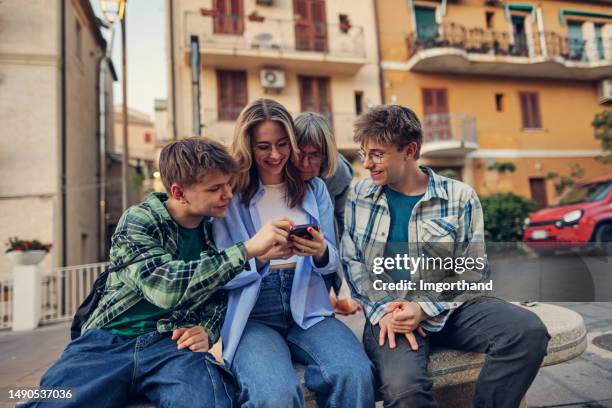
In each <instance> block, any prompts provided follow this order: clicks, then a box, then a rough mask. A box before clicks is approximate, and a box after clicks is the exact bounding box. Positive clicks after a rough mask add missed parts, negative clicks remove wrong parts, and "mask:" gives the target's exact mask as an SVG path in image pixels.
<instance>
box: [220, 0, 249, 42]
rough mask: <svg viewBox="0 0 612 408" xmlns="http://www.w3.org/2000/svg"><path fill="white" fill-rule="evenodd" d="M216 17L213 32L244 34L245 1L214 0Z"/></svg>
mask: <svg viewBox="0 0 612 408" xmlns="http://www.w3.org/2000/svg"><path fill="white" fill-rule="evenodd" d="M214 1H215V2H214V5H215V12H216V13H215V17H214V27H213V31H214V33H215V34H235V35H242V33H243V32H244V5H243V3H242V2H243V0H214Z"/></svg>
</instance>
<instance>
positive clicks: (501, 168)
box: [484, 162, 516, 193]
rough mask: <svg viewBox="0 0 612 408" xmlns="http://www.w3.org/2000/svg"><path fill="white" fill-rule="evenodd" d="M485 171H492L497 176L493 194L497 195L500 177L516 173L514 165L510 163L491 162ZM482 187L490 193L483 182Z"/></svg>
mask: <svg viewBox="0 0 612 408" xmlns="http://www.w3.org/2000/svg"><path fill="white" fill-rule="evenodd" d="M487 170H488V171H494V172H496V173H497V174H498V176H497V180H495V193H498V192H499V181H500V179H501V177H502V176H503V175H504V174H506V173H514V172H515V171H516V165H515V164H514V163H512V162H493V163H492V164H490V165H489V166H488V167H487ZM484 187H485V188H486V189H487V191H491V190H490V189H489V187H488V186H487V183H486V182H484Z"/></svg>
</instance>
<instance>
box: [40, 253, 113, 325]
mask: <svg viewBox="0 0 612 408" xmlns="http://www.w3.org/2000/svg"><path fill="white" fill-rule="evenodd" d="M106 266H107V263H106V262H100V263H94V264H89V265H77V266H68V267H64V268H55V269H53V271H52V272H51V273H50V274H48V275H46V276H43V278H42V282H41V284H42V290H41V309H42V310H41V315H40V324H48V323H55V322H62V321H67V320H71V319H72V317H73V316H74V313H75V312H76V310H77V308H78V307H79V305H80V304H81V303H82V302H83V300H85V298H86V297H87V295H88V294H89V292H90V291H91V288H92V287H93V283H94V281H95V280H96V278H97V277H98V275H100V274H101V273H102V272H103V271H104V268H105V267H106Z"/></svg>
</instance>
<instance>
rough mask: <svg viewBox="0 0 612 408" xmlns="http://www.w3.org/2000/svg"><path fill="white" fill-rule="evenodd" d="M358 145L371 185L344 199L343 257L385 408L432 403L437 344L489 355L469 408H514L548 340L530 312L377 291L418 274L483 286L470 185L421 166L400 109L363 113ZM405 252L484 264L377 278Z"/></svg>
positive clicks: (414, 135) (497, 303)
mask: <svg viewBox="0 0 612 408" xmlns="http://www.w3.org/2000/svg"><path fill="white" fill-rule="evenodd" d="M355 141H356V142H357V143H359V144H360V145H361V147H362V155H363V159H364V167H365V168H366V169H367V170H368V171H369V172H370V176H371V178H368V179H365V180H361V181H359V182H357V183H356V184H355V185H354V186H353V187H352V188H351V191H350V192H349V197H348V200H347V206H346V210H345V212H344V217H345V218H344V235H343V237H342V252H341V258H342V264H343V267H344V269H345V272H346V275H347V282H348V284H349V286H350V287H351V290H352V292H353V296H354V298H355V299H356V300H358V301H360V302H361V303H362V304H363V308H364V312H365V314H366V317H367V320H366V325H365V327H364V334H363V344H364V347H365V349H366V352H367V353H368V355H369V357H370V359H371V360H372V362H373V363H374V365H375V366H376V371H377V374H378V379H379V381H380V391H381V395H382V397H383V400H384V404H385V407H419V408H423V407H433V406H435V405H436V404H435V401H434V398H433V391H432V381H431V379H430V378H429V376H428V375H427V362H428V360H429V352H430V345H433V344H437V345H442V346H445V347H449V348H454V349H459V350H465V351H475V352H481V353H487V357H486V360H485V364H484V366H483V368H482V371H481V373H480V376H479V378H478V381H477V383H476V390H475V395H474V406H476V407H517V406H519V404H520V401H521V399H522V398H523V396H524V395H525V393H526V392H527V389H528V388H529V385H530V384H531V382H532V381H533V379H534V378H535V376H536V374H537V372H538V369H539V367H540V364H541V362H542V359H543V358H544V356H545V354H546V346H547V344H548V339H549V336H548V333H547V331H546V327H545V326H544V324H543V323H542V322H541V321H540V319H539V318H538V317H537V316H536V315H535V314H533V313H531V312H529V311H527V310H525V309H523V308H520V307H518V306H515V305H512V304H510V303H507V302H505V301H503V300H500V299H496V298H492V297H485V296H480V295H479V294H478V293H468V292H464V293H461V292H451V293H445V294H436V293H434V292H416V291H413V292H411V291H409V290H404V289H402V290H393V288H392V287H389V286H387V288H389V289H385V288H384V287H381V286H380V285H376V284H374V281H375V280H377V279H379V278H384V279H385V280H386V281H387V283H396V282H399V281H400V280H407V281H413V283H417V280H419V278H423V277H425V278H426V279H425V280H426V281H427V282H429V283H435V282H453V281H458V280H466V281H469V282H484V281H486V280H487V279H488V278H489V269H488V264H487V262H486V254H485V246H484V220H483V216H482V208H481V206H480V200H479V199H478V196H477V195H476V193H475V192H474V190H473V189H472V188H471V187H470V186H468V185H467V184H464V183H462V182H460V181H456V180H451V179H448V178H446V177H442V176H439V175H437V174H436V173H435V172H434V171H433V170H431V169H429V168H427V167H419V166H418V164H417V159H418V158H419V152H420V149H421V142H422V132H421V124H420V122H419V120H418V118H417V116H416V115H415V113H414V112H413V111H411V110H410V109H408V108H406V107H403V106H398V105H387V106H379V107H376V108H374V109H372V110H370V111H368V112H367V113H365V114H364V115H362V116H361V117H360V118H359V119H358V120H357V122H356V124H355ZM404 255H407V256H409V257H422V256H423V255H425V256H426V257H427V256H429V257H432V258H435V257H436V256H437V257H438V258H439V257H440V256H441V255H450V257H451V259H459V258H461V259H463V260H465V259H468V258H472V259H474V260H477V259H478V258H480V259H481V261H480V262H481V265H482V266H483V267H482V268H475V267H471V268H464V269H459V268H458V267H455V268H454V269H451V270H449V271H443V270H442V271H440V270H434V271H429V270H423V269H424V268H423V267H421V268H420V269H418V270H415V271H412V270H410V269H409V270H406V269H405V267H401V268H404V269H399V268H398V267H397V266H394V267H391V268H390V269H389V270H387V271H386V272H385V271H383V272H382V273H378V272H380V271H377V273H375V272H374V271H375V269H374V267H375V266H376V265H377V264H378V265H380V263H379V262H380V259H390V258H396V257H397V256H399V257H403V256H404ZM377 259H378V261H377ZM422 259H423V258H422ZM483 259H484V262H482V260H483ZM475 263H476V262H473V263H472V265H474V264H475ZM466 264H467V263H466ZM413 273H414V274H413ZM411 275H412V276H411Z"/></svg>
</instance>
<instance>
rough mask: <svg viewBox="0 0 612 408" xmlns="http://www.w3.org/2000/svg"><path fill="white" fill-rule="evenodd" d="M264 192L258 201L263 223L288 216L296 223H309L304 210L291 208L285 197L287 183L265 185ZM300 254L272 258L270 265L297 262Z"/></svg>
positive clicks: (297, 207)
mask: <svg viewBox="0 0 612 408" xmlns="http://www.w3.org/2000/svg"><path fill="white" fill-rule="evenodd" d="M263 187H264V190H265V192H264V194H263V196H262V197H261V198H260V199H259V201H258V202H257V211H259V220H260V221H261V225H264V224H265V223H266V222H268V221H270V220H273V219H275V218H280V217H287V218H289V219H290V220H292V221H293V222H294V223H295V224H296V225H300V224H306V223H308V217H307V216H306V213H305V212H304V210H302V209H301V208H299V206H295V207H293V208H289V205H288V204H287V200H286V199H285V188H286V187H285V183H281V184H268V185H264V186H263ZM297 260H298V256H297V255H293V256H292V257H291V258H289V259H272V260H270V265H279V264H286V263H294V262H297Z"/></svg>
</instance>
